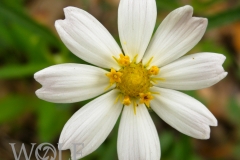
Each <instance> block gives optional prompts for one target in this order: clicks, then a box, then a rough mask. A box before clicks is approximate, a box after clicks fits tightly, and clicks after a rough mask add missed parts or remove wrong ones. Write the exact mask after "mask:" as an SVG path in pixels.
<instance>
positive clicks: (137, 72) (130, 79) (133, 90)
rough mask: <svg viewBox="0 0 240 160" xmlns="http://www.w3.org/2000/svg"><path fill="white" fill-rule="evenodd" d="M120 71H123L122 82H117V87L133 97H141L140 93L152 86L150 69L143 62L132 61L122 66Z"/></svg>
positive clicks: (124, 93)
mask: <svg viewBox="0 0 240 160" xmlns="http://www.w3.org/2000/svg"><path fill="white" fill-rule="evenodd" d="M119 72H121V73H122V76H121V83H117V88H118V89H119V90H120V91H121V92H122V93H123V95H127V96H129V97H131V98H137V97H139V93H146V92H148V91H149V88H150V87H151V86H152V84H151V82H150V75H149V74H148V70H147V69H146V68H145V67H144V66H143V65H142V63H141V62H140V63H138V64H135V63H131V64H130V65H128V66H126V67H124V68H122V69H121V70H120V71H119Z"/></svg>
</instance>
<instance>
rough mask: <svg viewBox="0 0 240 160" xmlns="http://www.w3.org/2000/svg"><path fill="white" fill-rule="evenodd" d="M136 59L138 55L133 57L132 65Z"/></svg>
mask: <svg viewBox="0 0 240 160" xmlns="http://www.w3.org/2000/svg"><path fill="white" fill-rule="evenodd" d="M137 57H138V54H137V55H136V56H134V57H133V61H132V63H135V62H136V61H137Z"/></svg>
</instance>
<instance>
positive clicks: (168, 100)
mask: <svg viewBox="0 0 240 160" xmlns="http://www.w3.org/2000/svg"><path fill="white" fill-rule="evenodd" d="M152 91H153V92H158V93H160V95H156V96H155V99H153V100H152V102H151V107H152V109H153V110H154V111H155V112H156V113H157V115H158V116H159V117H160V118H162V119H163V120H164V121H165V122H166V123H168V124H169V125H170V126H172V127H173V128H175V129H176V130H178V131H179V132H181V133H183V134H186V135H188V136H191V137H193V138H197V139H208V138H209V137H210V126H217V123H218V122H217V119H216V118H215V117H214V115H213V114H212V113H211V112H210V111H209V110H208V109H207V108H206V107H205V106H204V105H203V104H202V103H201V102H199V101H197V100H196V99H194V98H192V97H190V96H188V95H186V94H184V93H181V92H179V91H175V90H170V89H164V88H158V87H153V88H152Z"/></svg>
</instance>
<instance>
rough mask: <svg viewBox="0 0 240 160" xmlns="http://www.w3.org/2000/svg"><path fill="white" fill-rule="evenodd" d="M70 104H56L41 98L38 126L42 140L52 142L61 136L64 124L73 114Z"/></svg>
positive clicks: (38, 106)
mask: <svg viewBox="0 0 240 160" xmlns="http://www.w3.org/2000/svg"><path fill="white" fill-rule="evenodd" d="M69 106H70V105H69V104H66V105H65V104H54V103H49V102H45V101H42V100H39V102H38V103H37V115H38V124H37V128H38V134H39V139H40V141H41V142H51V141H53V140H56V139H58V138H59V135H60V133H61V130H62V129H63V126H64V124H65V123H66V122H67V121H68V119H69V118H70V116H71V112H70V107H69Z"/></svg>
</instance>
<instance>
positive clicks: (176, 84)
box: [156, 53, 227, 90]
mask: <svg viewBox="0 0 240 160" xmlns="http://www.w3.org/2000/svg"><path fill="white" fill-rule="evenodd" d="M225 59H226V57H225V56H223V55H222V54H217V53H196V54H191V55H187V56H184V57H182V58H180V59H178V60H176V61H175V62H173V63H171V64H169V65H166V66H164V67H162V68H161V69H160V73H159V74H158V76H157V77H161V78H164V79H165V80H164V81H158V83H157V84H156V85H157V86H159V87H163V88H170V89H177V90H195V89H202V88H206V87H210V86H212V85H214V84H216V83H217V82H219V81H220V80H222V79H223V78H224V77H226V75H227V72H225V71H224V69H223V67H222V64H223V62H224V60H225Z"/></svg>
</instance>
